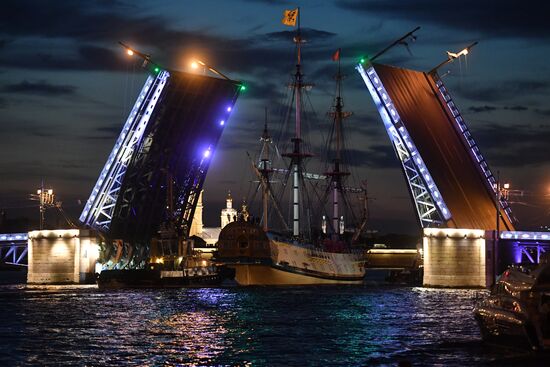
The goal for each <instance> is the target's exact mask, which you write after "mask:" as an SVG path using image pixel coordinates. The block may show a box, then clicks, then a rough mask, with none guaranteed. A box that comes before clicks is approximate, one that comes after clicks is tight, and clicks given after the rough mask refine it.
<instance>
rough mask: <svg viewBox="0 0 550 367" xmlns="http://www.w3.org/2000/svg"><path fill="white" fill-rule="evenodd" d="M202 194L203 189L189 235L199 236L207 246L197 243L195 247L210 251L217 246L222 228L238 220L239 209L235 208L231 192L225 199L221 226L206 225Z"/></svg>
mask: <svg viewBox="0 0 550 367" xmlns="http://www.w3.org/2000/svg"><path fill="white" fill-rule="evenodd" d="M202 194H203V191H201V193H200V196H199V201H198V203H197V207H196V209H195V215H194V216H193V223H192V224H191V230H190V231H189V236H190V237H191V236H197V237H199V238H201V239H203V240H204V242H205V243H206V244H205V246H206V247H202V246H200V245H198V244H196V245H195V247H196V248H197V249H199V250H202V251H208V252H210V251H213V250H214V249H215V248H216V243H217V242H218V238H219V236H220V232H221V230H222V228H223V227H225V226H226V225H228V224H229V223H231V222H233V221H235V220H236V218H237V210H236V209H235V208H233V198H232V197H231V193H230V192H229V193H228V194H227V198H226V200H225V203H226V204H225V206H226V207H225V208H223V209H222V210H221V215H220V227H205V226H204V224H203V220H202V214H203V213H202V209H203V207H204V205H203V203H202Z"/></svg>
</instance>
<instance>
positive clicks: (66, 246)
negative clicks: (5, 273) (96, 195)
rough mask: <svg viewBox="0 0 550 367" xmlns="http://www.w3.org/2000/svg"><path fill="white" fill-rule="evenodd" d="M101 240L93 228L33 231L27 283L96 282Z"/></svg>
mask: <svg viewBox="0 0 550 367" xmlns="http://www.w3.org/2000/svg"><path fill="white" fill-rule="evenodd" d="M98 244H99V240H98V238H97V236H96V234H95V232H93V231H90V230H79V229H58V230H43V231H32V232H29V235H28V272H27V283H29V284H85V283H94V282H95V264H96V262H97V260H98V257H99V245H98Z"/></svg>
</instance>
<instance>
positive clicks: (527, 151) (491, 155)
mask: <svg viewBox="0 0 550 367" xmlns="http://www.w3.org/2000/svg"><path fill="white" fill-rule="evenodd" d="M472 135H473V137H474V139H475V140H476V142H477V143H478V145H479V146H480V147H481V149H482V152H484V153H485V152H487V153H486V155H487V156H488V160H489V161H490V162H497V163H498V164H499V165H500V166H505V167H521V166H527V165H539V164H544V163H547V162H548V161H549V160H550V150H548V141H550V127H548V126H540V125H539V126H531V125H527V124H517V125H511V126H509V125H499V124H495V123H489V124H487V123H486V124H484V125H482V126H480V127H477V128H475V129H474V130H473V131H472Z"/></svg>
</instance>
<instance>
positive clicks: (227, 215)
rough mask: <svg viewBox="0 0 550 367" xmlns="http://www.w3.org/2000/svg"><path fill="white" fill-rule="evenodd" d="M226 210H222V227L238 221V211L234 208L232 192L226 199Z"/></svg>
mask: <svg viewBox="0 0 550 367" xmlns="http://www.w3.org/2000/svg"><path fill="white" fill-rule="evenodd" d="M225 203H226V204H225V209H222V214H221V227H222V228H223V227H225V226H226V225H228V224H229V223H231V222H234V221H235V220H237V210H236V209H235V208H233V198H232V197H231V192H228V193H227V198H226V199H225Z"/></svg>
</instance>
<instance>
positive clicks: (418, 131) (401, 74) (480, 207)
mask: <svg viewBox="0 0 550 367" xmlns="http://www.w3.org/2000/svg"><path fill="white" fill-rule="evenodd" d="M374 68H375V70H376V72H377V74H378V76H379V77H380V80H381V81H382V84H383V85H384V87H385V88H386V91H387V92H388V94H389V96H390V98H391V99H392V101H393V103H394V106H395V108H396V109H397V112H398V113H399V115H400V117H401V120H402V122H403V124H404V126H405V128H406V129H407V131H408V132H409V135H410V136H411V138H412V141H413V142H414V144H415V145H416V148H417V149H418V151H419V152H420V155H421V157H422V159H423V160H424V162H425V164H426V166H427V167H428V170H429V172H430V175H431V176H432V178H433V179H434V182H435V183H436V185H437V187H438V189H439V191H440V192H441V194H442V197H443V199H444V201H445V203H446V204H447V207H448V208H449V210H450V212H451V215H452V218H451V219H450V220H449V221H448V222H447V223H446V225H447V226H448V227H451V228H472V229H473V228H476V229H485V230H493V229H495V226H496V206H495V199H494V193H493V192H492V190H491V189H490V188H489V184H488V183H486V179H485V177H484V176H483V174H482V173H481V170H480V169H479V168H478V167H477V162H476V161H475V158H474V157H473V154H472V153H471V152H470V149H469V147H468V146H467V145H466V144H467V143H466V142H465V140H464V138H463V137H462V136H461V134H460V132H458V131H457V129H458V128H457V127H455V126H456V125H455V123H454V121H453V120H452V118H453V117H452V115H451V113H450V111H449V109H448V107H447V106H446V105H445V104H444V103H443V100H442V99H440V97H439V94H438V93H437V87H436V85H435V82H434V80H433V78H432V77H431V76H429V75H427V74H426V73H423V72H419V71H414V70H408V69H401V68H396V67H391V66H386V65H380V64H375V65H374ZM501 215H502V218H503V222H501V229H502V230H513V229H514V227H513V225H512V224H511V223H510V221H509V220H508V218H507V216H506V214H505V213H504V211H503V210H501Z"/></svg>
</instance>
